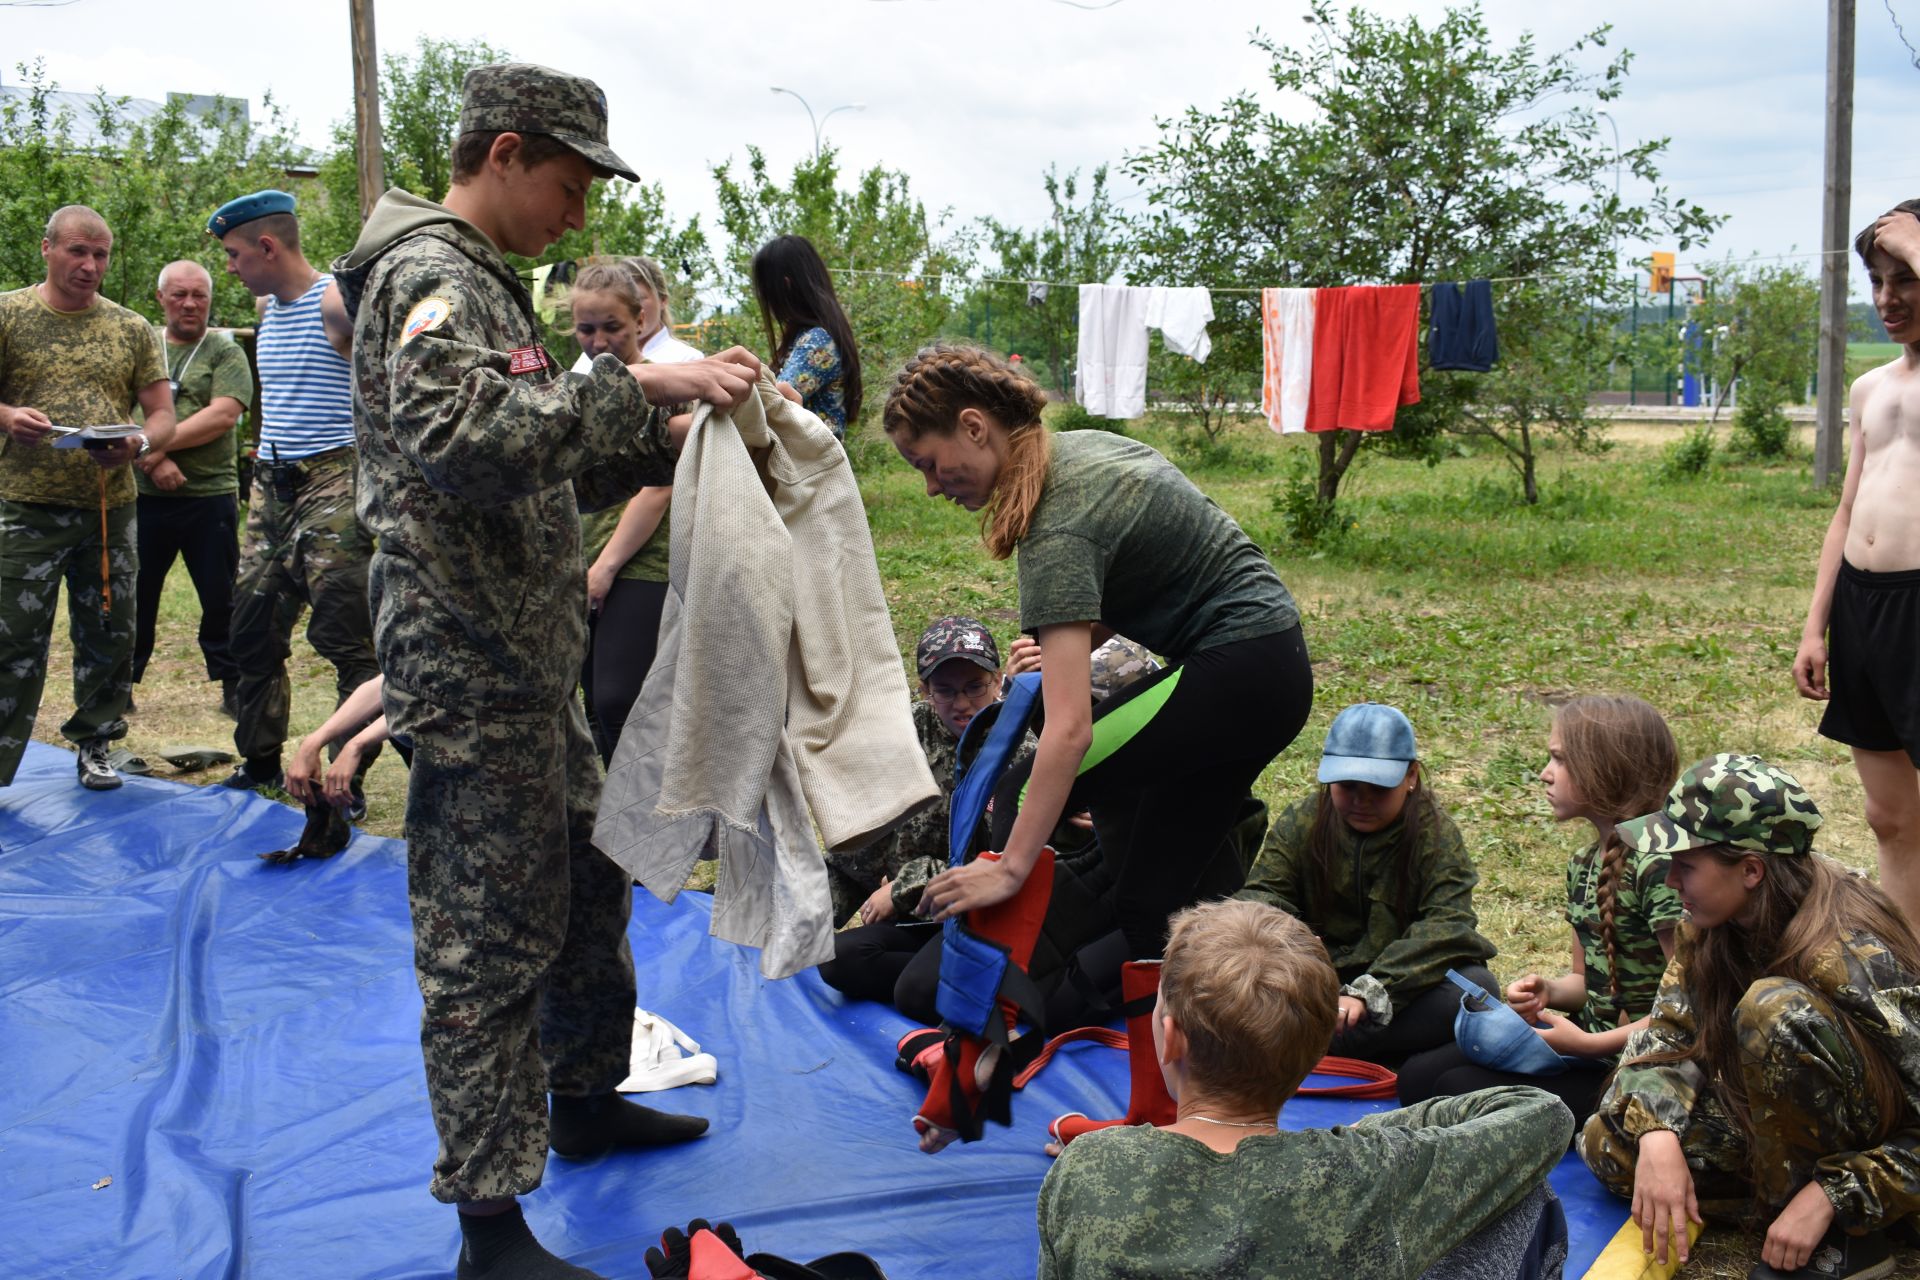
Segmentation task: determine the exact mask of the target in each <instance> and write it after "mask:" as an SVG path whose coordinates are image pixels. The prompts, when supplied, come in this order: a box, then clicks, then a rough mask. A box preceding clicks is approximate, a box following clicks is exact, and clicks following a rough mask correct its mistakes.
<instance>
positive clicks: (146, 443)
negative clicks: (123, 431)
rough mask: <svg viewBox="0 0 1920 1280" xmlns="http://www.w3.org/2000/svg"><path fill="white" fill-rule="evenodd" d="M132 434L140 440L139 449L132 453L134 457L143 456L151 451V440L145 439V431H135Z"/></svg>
mask: <svg viewBox="0 0 1920 1280" xmlns="http://www.w3.org/2000/svg"><path fill="white" fill-rule="evenodd" d="M133 434H134V436H135V438H136V439H138V440H139V441H140V451H139V452H138V453H136V454H134V455H133V456H134V457H135V458H136V459H139V458H144V457H146V456H147V455H148V454H150V453H152V452H153V442H152V441H151V440H148V439H147V433H146V432H144V431H136V432H134V433H133Z"/></svg>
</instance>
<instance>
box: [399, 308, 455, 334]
mask: <svg viewBox="0 0 1920 1280" xmlns="http://www.w3.org/2000/svg"><path fill="white" fill-rule="evenodd" d="M452 314H453V304H452V303H451V302H448V301H447V300H446V299H445V298H422V299H421V300H420V301H419V302H417V303H415V304H414V307H413V310H411V311H409V312H407V322H406V323H405V324H403V325H401V326H400V341H402V342H405V341H406V340H407V339H408V338H412V337H415V336H417V335H419V334H422V333H425V332H426V331H427V330H429V329H437V328H439V327H440V326H441V325H442V324H444V323H446V319H447V317H448V316H450V315H452Z"/></svg>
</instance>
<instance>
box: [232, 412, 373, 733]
mask: <svg viewBox="0 0 1920 1280" xmlns="http://www.w3.org/2000/svg"><path fill="white" fill-rule="evenodd" d="M301 466H302V467H303V468H304V469H305V471H306V479H305V480H304V481H303V482H302V483H301V484H300V485H298V486H297V487H296V488H295V489H294V490H293V492H292V497H291V499H290V500H283V499H282V498H280V497H278V496H276V495H275V493H274V489H273V486H272V484H271V483H270V481H269V478H268V474H267V468H266V467H265V466H264V465H263V466H258V467H256V468H255V471H254V481H253V494H252V498H251V500H250V502H249V504H248V507H247V528H246V533H245V534H244V535H243V536H242V538H241V540H240V573H239V577H238V579H237V581H236V582H235V584H234V590H233V618H232V624H231V626H230V627H229V629H228V633H227V645H228V649H229V651H230V652H231V654H232V657H233V662H234V665H235V666H236V667H237V668H238V669H239V672H240V677H239V681H238V684H237V686H236V689H235V696H236V698H237V701H238V704H239V723H237V724H236V725H235V726H234V730H233V744H234V746H235V747H236V748H238V749H239V752H240V754H241V756H242V757H243V758H244V759H247V760H256V759H263V758H270V757H275V756H277V755H278V754H279V752H280V749H281V747H283V746H284V745H285V744H286V740H287V727H288V726H287V721H288V718H289V715H290V709H289V708H290V702H291V698H292V695H293V682H292V681H291V680H290V679H288V676H287V659H288V658H289V657H291V656H292V655H293V629H294V627H295V626H296V625H297V624H298V623H299V621H300V611H301V610H302V609H305V608H308V607H311V609H312V611H313V612H312V616H311V617H310V618H309V619H308V620H307V640H308V642H309V643H311V644H312V645H313V647H314V650H315V651H316V652H317V653H319V655H320V656H321V657H323V658H325V659H326V660H327V661H329V662H331V663H332V664H333V670H334V688H335V690H336V692H337V694H338V698H339V699H344V698H345V697H346V696H347V695H348V694H349V693H352V692H353V691H354V690H355V689H357V688H359V687H360V686H361V685H362V684H364V683H366V682H367V681H368V680H371V679H373V678H374V677H375V676H377V675H379V674H380V668H379V666H378V665H377V664H376V663H375V662H374V657H373V616H372V613H371V611H370V610H369V609H368V606H367V563H368V561H369V560H371V559H372V557H373V539H372V538H371V537H370V536H369V535H368V534H367V531H366V529H365V527H364V526H362V525H361V523H360V520H359V517H358V516H356V515H354V512H353V471H354V455H353V450H351V449H335V450H333V451H332V452H330V453H324V454H320V455H319V456H317V457H313V458H307V459H304V460H303V461H302V463H301ZM337 700H338V699H336V701H337Z"/></svg>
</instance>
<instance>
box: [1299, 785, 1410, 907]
mask: <svg viewBox="0 0 1920 1280" xmlns="http://www.w3.org/2000/svg"><path fill="white" fill-rule="evenodd" d="M1407 767H1408V768H1409V769H1417V768H1419V767H1420V765H1419V762H1418V761H1413V762H1410V763H1409V764H1408V765H1407ZM1439 820H1440V813H1439V809H1438V807H1437V806H1436V805H1435V804H1434V802H1433V793H1432V792H1430V791H1429V790H1428V789H1427V779H1426V775H1425V773H1424V772H1423V773H1422V774H1421V775H1420V776H1419V777H1417V778H1415V779H1414V783H1413V788H1412V790H1410V791H1408V792H1407V803H1406V807H1405V808H1403V809H1401V810H1400V838H1399V840H1398V841H1397V842H1396V843H1395V844H1394V849H1393V867H1394V870H1393V878H1394V895H1393V918H1394V920H1395V922H1396V923H1398V924H1399V926H1400V928H1402V929H1405V928H1406V927H1407V926H1408V925H1409V924H1411V923H1412V922H1413V913H1414V910H1415V908H1416V907H1417V906H1418V904H1419V892H1420V886H1419V885H1418V884H1417V883H1415V881H1416V880H1417V877H1416V876H1415V875H1414V874H1413V855H1414V853H1415V852H1416V851H1418V849H1419V848H1420V840H1421V837H1422V836H1423V835H1425V833H1426V830H1427V828H1428V827H1429V826H1431V825H1433V824H1434V823H1436V822H1438V821H1439ZM1343 825H1345V824H1344V823H1342V822H1341V819H1340V814H1339V812H1338V811H1336V810H1335V809H1334V807H1333V788H1332V787H1331V786H1329V785H1326V784H1322V785H1321V787H1320V798H1319V803H1318V804H1317V805H1316V806H1315V807H1314V810H1313V821H1312V822H1311V823H1310V824H1308V826H1307V885H1306V889H1307V892H1306V899H1307V900H1306V903H1305V904H1304V905H1305V906H1306V909H1307V915H1308V917H1309V918H1310V919H1312V920H1316V921H1319V920H1325V919H1326V918H1327V913H1328V911H1329V910H1330V908H1331V899H1332V897H1333V864H1334V863H1335V862H1337V861H1339V858H1340V828H1341V827H1342V826H1343Z"/></svg>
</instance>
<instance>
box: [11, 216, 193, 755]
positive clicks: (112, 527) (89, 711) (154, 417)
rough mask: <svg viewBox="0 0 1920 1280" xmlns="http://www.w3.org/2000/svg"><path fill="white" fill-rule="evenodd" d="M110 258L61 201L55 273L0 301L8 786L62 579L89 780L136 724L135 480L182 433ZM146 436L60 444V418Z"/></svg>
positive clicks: (40, 680)
mask: <svg viewBox="0 0 1920 1280" xmlns="http://www.w3.org/2000/svg"><path fill="white" fill-rule="evenodd" d="M112 253H113V233H112V232H111V231H110V230H108V229H107V224H106V222H105V221H104V220H103V219H102V218H101V217H100V215H99V214H97V213H95V212H94V211H93V210H92V209H88V208H86V207H85V206H82V205H68V206H67V207H65V208H63V209H59V210H56V211H55V213H54V214H53V216H52V217H51V218H50V219H48V221H47V231H46V236H45V238H44V239H42V240H41V242H40V256H41V257H43V258H44V259H46V263H47V274H46V278H45V279H44V280H43V281H42V282H41V283H39V284H37V285H29V286H28V287H27V288H25V289H17V290H15V291H13V292H11V293H6V294H0V430H4V431H5V433H6V434H5V438H4V439H3V440H0V786H6V785H8V784H10V783H12V781H13V775H14V772H15V770H17V769H18V768H19V767H20V758H21V756H23V755H25V754H26V750H27V739H28V738H30V737H31V736H32V735H33V722H34V719H35V717H36V716H37V715H38V714H39V710H40V694H41V692H42V691H43V689H44V688H45V686H46V679H47V647H48V643H49V641H50V639H51V637H52V635H53V622H54V617H53V615H54V605H55V602H56V601H57V600H58V599H59V595H60V583H61V581H62V580H63V579H64V580H65V581H66V584H67V615H68V619H69V623H70V627H71V630H72V632H73V642H74V646H73V647H74V653H73V700H74V707H75V710H74V713H73V715H72V716H71V717H70V718H69V719H68V720H67V722H66V723H65V724H63V725H61V726H60V732H61V734H62V735H63V736H65V737H66V739H67V740H68V741H69V742H73V743H75V744H77V745H78V746H79V753H78V767H79V773H80V782H81V785H83V786H85V787H87V788H88V789H89V790H94V791H105V790H110V789H112V788H114V787H117V786H119V785H120V776H119V775H118V774H116V773H115V772H114V771H113V768H112V766H110V765H109V764H108V763H107V743H109V742H111V741H112V740H114V739H116V738H120V737H124V736H125V735H126V732H127V722H126V720H125V718H124V717H125V715H126V711H127V703H128V700H129V699H130V698H131V697H132V691H133V681H132V676H133V636H134V580H135V573H136V569H137V564H138V561H137V557H136V555H135V552H134V536H133V530H134V486H133V475H132V472H131V470H130V469H129V467H128V466H127V464H128V463H130V462H132V461H133V460H134V458H135V457H136V456H139V455H141V454H144V453H146V452H147V451H148V449H149V447H151V448H155V449H164V448H166V446H167V445H168V443H169V442H170V441H171V440H172V438H173V426H174V419H173V397H172V395H171V394H170V393H169V391H168V388H167V370H166V365H165V364H164V363H162V362H161V358H160V346H159V344H158V343H157V342H156V341H155V340H154V336H153V331H152V329H150V328H149V327H148V325H147V322H146V321H145V320H143V319H141V318H140V317H139V316H137V315H135V314H134V313H133V312H131V311H129V310H127V309H126V308H125V307H122V306H120V305H118V304H117V303H114V302H110V301H108V300H107V299H105V298H102V297H100V296H99V289H100V282H101V280H102V279H104V278H105V276H106V273H107V264H108V262H109V261H110V260H111V257H112ZM135 412H139V413H142V414H144V415H145V434H144V435H139V436H134V437H132V438H130V439H127V440H122V441H118V442H116V443H114V444H113V445H111V446H109V447H106V448H100V449H94V448H87V449H84V450H83V449H72V450H67V449H58V450H56V449H54V448H52V447H51V442H50V440H49V439H48V437H49V435H50V434H52V432H53V429H54V428H55V427H66V428H74V427H92V426H107V425H112V424H118V423H124V422H126V421H127V416H128V414H130V413H135Z"/></svg>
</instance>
